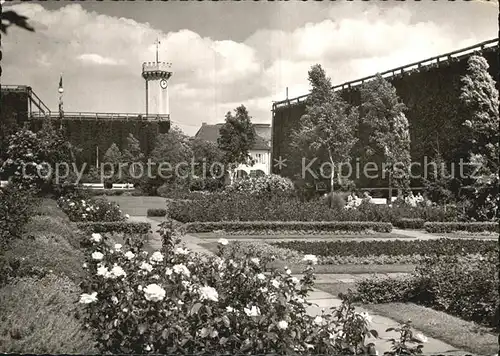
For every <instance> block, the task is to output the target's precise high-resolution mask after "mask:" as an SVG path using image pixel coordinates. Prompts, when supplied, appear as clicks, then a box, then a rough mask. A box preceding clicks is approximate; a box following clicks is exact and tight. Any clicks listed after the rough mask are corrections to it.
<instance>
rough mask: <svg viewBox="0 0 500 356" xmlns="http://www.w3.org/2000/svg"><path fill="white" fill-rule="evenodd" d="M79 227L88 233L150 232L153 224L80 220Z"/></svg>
mask: <svg viewBox="0 0 500 356" xmlns="http://www.w3.org/2000/svg"><path fill="white" fill-rule="evenodd" d="M77 226H78V228H79V229H81V230H82V231H84V232H87V233H93V232H95V233H106V232H123V233H125V234H148V233H149V232H150V231H151V225H150V224H149V223H147V222H123V221H119V222H118V221H111V222H79V223H77Z"/></svg>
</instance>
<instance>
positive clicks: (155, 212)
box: [147, 209, 167, 216]
mask: <svg viewBox="0 0 500 356" xmlns="http://www.w3.org/2000/svg"><path fill="white" fill-rule="evenodd" d="M147 215H148V216H165V215H167V209H148V211H147Z"/></svg>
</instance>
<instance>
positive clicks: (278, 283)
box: [271, 279, 280, 288]
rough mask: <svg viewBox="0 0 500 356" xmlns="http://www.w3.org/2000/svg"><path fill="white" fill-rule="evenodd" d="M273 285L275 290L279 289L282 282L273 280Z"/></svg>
mask: <svg viewBox="0 0 500 356" xmlns="http://www.w3.org/2000/svg"><path fill="white" fill-rule="evenodd" d="M271 284H272V285H273V287H274V288H279V287H280V282H278V281H277V280H275V279H273V280H272V281H271Z"/></svg>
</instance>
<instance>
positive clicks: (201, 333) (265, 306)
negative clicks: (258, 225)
mask: <svg viewBox="0 0 500 356" xmlns="http://www.w3.org/2000/svg"><path fill="white" fill-rule="evenodd" d="M168 246H170V247H171V248H169V249H165V250H164V251H163V253H159V252H156V253H154V254H152V255H151V256H148V255H147V254H144V253H140V254H136V255H131V254H129V253H128V252H127V253H126V254H124V253H123V252H121V250H118V251H113V253H111V251H110V250H109V249H108V248H107V247H106V246H105V245H103V244H102V241H101V242H95V243H94V244H93V246H92V248H91V249H89V251H88V265H89V280H88V282H86V283H84V284H83V285H82V286H83V289H84V292H85V294H82V296H81V299H80V302H81V303H85V305H86V311H87V312H86V314H85V321H86V322H87V323H88V324H89V325H90V326H91V328H92V330H93V331H94V335H95V338H96V340H97V342H98V345H99V349H100V352H104V353H109V352H110V353H144V352H151V353H169V354H172V353H182V354H195V353H203V354H233V353H239V354H241V353H250V352H251V353H252V354H255V353H259V354H264V353H266V354H284V353H286V354H290V353H293V354H308V353H310V352H311V349H313V351H314V352H315V353H318V354H340V353H343V354H355V353H359V352H364V353H372V352H374V349H373V344H371V345H368V343H369V341H370V340H369V337H370V336H373V335H377V333H376V332H375V331H372V330H370V329H369V328H368V322H369V321H368V317H369V316H368V315H367V314H364V315H363V314H359V313H356V312H355V311H354V308H353V307H351V305H350V304H349V301H346V303H345V304H343V305H342V306H341V307H339V308H332V313H328V312H325V313H323V314H322V315H321V316H320V317H316V318H315V317H313V316H311V315H309V313H308V312H307V307H308V306H309V305H310V303H308V302H307V301H305V298H306V297H307V295H308V293H309V292H310V291H311V290H312V286H313V279H314V274H313V267H312V266H311V265H310V264H312V263H314V256H309V258H308V260H309V261H310V262H309V263H310V264H309V265H308V266H306V268H305V271H304V276H303V277H302V279H301V280H298V279H296V278H293V277H291V276H290V275H289V274H288V273H280V272H278V271H272V272H271V274H270V275H265V274H264V273H263V271H264V270H263V267H264V266H262V262H261V261H260V260H259V259H258V258H255V257H254V256H246V258H245V259H243V260H238V261H235V260H232V259H229V260H227V259H226V258H222V257H221V256H224V252H223V251H221V256H213V257H211V256H206V257H203V258H201V257H200V256H198V255H195V254H192V253H191V252H190V251H187V250H185V249H183V248H176V247H175V244H173V245H169V244H168ZM224 248H225V247H224V245H223V241H221V249H222V250H223V249H224ZM97 252H99V253H97ZM131 315H133V316H134V317H130V316H131ZM105 316H108V317H107V318H106V317H105ZM340 330H342V333H340ZM124 335H126V337H124Z"/></svg>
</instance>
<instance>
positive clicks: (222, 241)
mask: <svg viewBox="0 0 500 356" xmlns="http://www.w3.org/2000/svg"><path fill="white" fill-rule="evenodd" d="M217 242H218V243H220V244H221V245H223V246H226V245H227V244H228V243H229V241H227V240H226V239H223V238H221V239H219V241H217Z"/></svg>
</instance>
